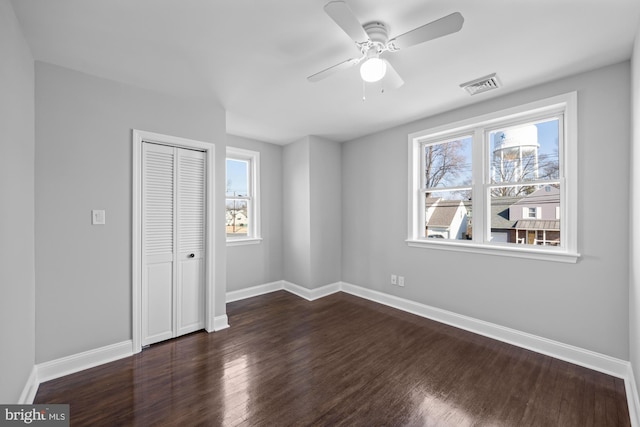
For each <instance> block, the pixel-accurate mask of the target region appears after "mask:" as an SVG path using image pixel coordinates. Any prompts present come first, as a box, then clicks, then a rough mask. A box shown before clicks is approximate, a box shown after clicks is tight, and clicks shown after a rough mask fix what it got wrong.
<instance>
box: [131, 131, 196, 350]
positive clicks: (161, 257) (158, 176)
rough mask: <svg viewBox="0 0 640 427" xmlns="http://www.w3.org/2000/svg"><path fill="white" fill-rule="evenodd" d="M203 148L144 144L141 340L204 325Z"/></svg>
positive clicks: (163, 337) (146, 341) (171, 335)
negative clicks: (192, 148) (200, 149)
mask: <svg viewBox="0 0 640 427" xmlns="http://www.w3.org/2000/svg"><path fill="white" fill-rule="evenodd" d="M206 173H207V165H206V154H205V153H204V152H202V151H196V150H191V149H186V148H178V147H173V146H168V145H161V144H156V143H149V142H144V143H143V144H142V182H141V189H142V194H141V198H142V203H141V209H142V211H141V214H142V227H141V232H142V236H141V243H142V268H141V273H142V293H141V303H142V307H141V315H142V319H141V326H142V337H141V344H142V345H143V346H146V345H150V344H153V343H156V342H159V341H163V340H166V339H169V338H174V337H177V336H180V335H184V334H187V333H190V332H193V331H196V330H199V329H202V328H204V327H205V305H204V301H205V297H204V295H205V259H206V253H205V249H206V245H205V243H206V242H205V218H206V206H207V204H206V194H207V193H206V190H207V189H206V182H207V181H206Z"/></svg>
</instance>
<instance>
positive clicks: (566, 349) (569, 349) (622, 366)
mask: <svg viewBox="0 0 640 427" xmlns="http://www.w3.org/2000/svg"><path fill="white" fill-rule="evenodd" d="M341 289H342V291H343V292H346V293H349V294H351V295H355V296H358V297H360V298H365V299H368V300H370V301H374V302H377V303H380V304H384V305H387V306H389V307H393V308H397V309H399V310H403V311H406V312H408V313H412V314H416V315H418V316H421V317H426V318H428V319H431V320H435V321H437V322H440V323H444V324H447V325H450V326H454V327H456V328H460V329H464V330H466V331H469V332H473V333H476V334H479V335H483V336H486V337H489V338H493V339H496V340H498V341H503V342H506V343H508V344H513V345H515V346H518V347H522V348H526V349H528V350H532V351H535V352H537V353H542V354H545V355H547V356H551V357H555V358H556V359H560V360H564V361H567V362H570V363H574V364H576V365H580V366H584V367H586V368H589V369H593V370H596V371H599V372H603V373H605V374H608V375H613V376H615V377H618V378H626V377H627V375H628V365H629V362H627V361H625V360H621V359H616V358H614V357H611V356H607V355H605V354H601V353H596V352H594V351H591V350H586V349H583V348H580V347H575V346H572V345H569V344H564V343H561V342H558V341H553V340H550V339H547V338H543V337H539V336H537V335H533V334H529V333H526V332H521V331H518V330H516V329H511V328H507V327H504V326H500V325H496V324H495V323H489V322H485V321H483V320H478V319H474V318H472V317H468V316H463V315H461V314H457V313H453V312H451V311H447V310H442V309H440V308H436V307H432V306H429V305H426V304H422V303H418V302H415V301H410V300H407V299H404V298H400V297H396V296H394V295H389V294H385V293H383V292H379V291H374V290H371V289H367V288H363V287H360V286H356V285H352V284H349V283H342V286H341Z"/></svg>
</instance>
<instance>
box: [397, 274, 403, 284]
mask: <svg viewBox="0 0 640 427" xmlns="http://www.w3.org/2000/svg"><path fill="white" fill-rule="evenodd" d="M398 286H404V276H398Z"/></svg>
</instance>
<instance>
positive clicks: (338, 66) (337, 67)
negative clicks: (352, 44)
mask: <svg viewBox="0 0 640 427" xmlns="http://www.w3.org/2000/svg"><path fill="white" fill-rule="evenodd" d="M361 60H362V58H351V59H347V60H346V61H343V62H341V63H339V64H336V65H333V66H331V67H329V68H325V69H324V70H322V71H319V72H317V73H315V74H312V75H310V76H309V77H307V80H309V81H310V82H319V81H320V80H322V79H324V78H326V77H329V76H330V75H332V74H334V73H336V72H337V71H340V70H344V69H346V68H349V67H352V66H354V65H356V64H357V63H358V62H360V61H361Z"/></svg>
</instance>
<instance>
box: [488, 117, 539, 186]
mask: <svg viewBox="0 0 640 427" xmlns="http://www.w3.org/2000/svg"><path fill="white" fill-rule="evenodd" d="M539 148H540V144H538V128H537V127H536V126H535V125H528V126H521V127H518V128H514V129H508V130H505V131H498V132H496V133H495V134H494V135H493V159H492V160H493V161H492V166H491V170H492V175H493V181H494V182H517V181H521V180H522V179H523V178H526V179H528V180H531V179H538V166H539V164H538V149H539Z"/></svg>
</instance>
